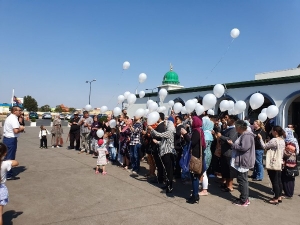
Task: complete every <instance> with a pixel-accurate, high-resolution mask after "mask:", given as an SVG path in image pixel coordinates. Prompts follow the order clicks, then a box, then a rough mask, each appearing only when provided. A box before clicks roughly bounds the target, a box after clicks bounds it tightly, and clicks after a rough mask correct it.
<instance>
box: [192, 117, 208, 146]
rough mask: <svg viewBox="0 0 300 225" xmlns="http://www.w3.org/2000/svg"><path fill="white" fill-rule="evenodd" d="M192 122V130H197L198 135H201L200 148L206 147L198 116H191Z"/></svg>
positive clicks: (200, 120)
mask: <svg viewBox="0 0 300 225" xmlns="http://www.w3.org/2000/svg"><path fill="white" fill-rule="evenodd" d="M192 120H193V123H192V128H193V131H195V130H196V131H197V132H198V133H199V135H201V144H202V149H203V150H204V149H206V143H205V139H204V133H203V130H202V129H201V127H202V119H201V118H199V117H198V116H193V117H192Z"/></svg>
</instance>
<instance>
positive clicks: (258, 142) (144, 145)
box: [0, 107, 299, 224]
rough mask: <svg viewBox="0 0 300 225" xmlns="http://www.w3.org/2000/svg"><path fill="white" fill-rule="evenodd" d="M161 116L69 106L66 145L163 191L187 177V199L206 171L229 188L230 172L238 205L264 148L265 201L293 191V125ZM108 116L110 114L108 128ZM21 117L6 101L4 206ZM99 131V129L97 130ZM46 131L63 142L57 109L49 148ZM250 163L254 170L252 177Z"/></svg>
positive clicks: (258, 177)
mask: <svg viewBox="0 0 300 225" xmlns="http://www.w3.org/2000/svg"><path fill="white" fill-rule="evenodd" d="M159 116H160V117H159V120H158V121H157V123H155V124H153V125H151V126H150V125H148V124H147V119H146V118H137V117H133V118H130V117H129V116H128V115H127V112H126V110H123V111H122V114H121V115H120V116H118V117H117V118H112V115H108V116H107V118H106V119H105V120H101V118H98V116H97V115H95V116H90V115H89V113H88V111H84V112H83V116H82V117H81V118H80V117H79V113H78V112H75V113H74V117H73V118H72V119H71V120H70V121H69V125H70V130H69V132H68V140H69V142H70V144H69V147H68V149H69V150H73V149H74V150H77V151H78V154H82V153H85V154H86V155H92V156H93V157H96V158H97V161H96V169H95V173H96V174H100V173H101V174H102V175H106V174H107V169H106V165H107V164H108V163H111V164H112V165H116V166H119V167H120V168H122V169H123V170H125V171H128V172H130V173H131V174H132V176H141V175H144V176H146V177H147V179H148V181H149V182H151V183H157V184H158V185H160V186H161V188H162V189H164V190H165V191H166V193H167V194H168V195H169V194H171V193H172V192H173V188H174V185H173V182H174V180H177V181H180V182H182V183H183V184H189V183H191V185H192V194H191V195H190V197H189V198H188V199H187V203H190V204H194V203H199V200H200V196H208V195H209V190H208V187H209V181H210V180H209V179H208V178H209V177H216V178H218V180H219V183H220V184H219V185H220V188H221V190H222V191H223V192H232V191H233V190H234V185H233V180H234V179H235V178H236V179H237V183H238V190H239V192H240V197H239V198H237V199H236V200H234V201H233V204H235V205H239V206H248V205H249V204H250V201H249V183H248V180H249V178H252V181H253V182H261V181H262V180H263V179H265V177H264V163H263V159H264V155H265V154H266V161H265V164H266V169H267V174H268V177H269V179H270V181H271V184H272V192H273V194H274V196H273V197H272V198H270V199H269V200H268V201H266V202H267V203H269V204H273V205H277V204H279V203H281V202H282V201H283V199H288V198H292V197H293V195H294V187H295V177H296V176H298V175H299V171H298V167H297V155H298V154H299V145H298V137H297V135H296V133H295V132H294V129H293V126H292V125H289V126H288V127H287V128H284V129H283V128H282V127H280V126H277V125H273V126H272V127H271V128H270V129H269V130H266V129H265V126H264V123H262V122H261V121H259V120H255V121H254V122H253V123H252V124H250V122H249V120H246V119H245V120H241V119H239V118H238V117H237V116H235V115H222V116H216V115H207V114H206V113H203V115H201V116H197V115H196V114H195V113H191V114H185V115H181V114H177V115H176V114H175V113H174V112H173V111H172V112H171V114H170V115H169V116H165V114H163V113H159ZM20 118H21V119H20ZM112 119H115V120H116V124H114V126H113V127H111V123H110V122H111V120H112ZM22 122H24V121H22V110H21V109H20V108H19V107H12V109H11V114H10V115H9V116H8V117H7V119H6V120H5V123H4V126H3V143H0V157H1V184H0V210H1V211H2V212H3V206H4V205H6V204H7V202H8V191H7V188H6V186H5V182H6V180H16V179H18V177H16V176H14V175H13V173H12V170H11V168H12V167H14V166H17V165H18V162H17V161H16V160H15V158H16V151H17V138H18V137H19V135H20V133H21V132H24V124H23V125H22ZM99 130H102V131H103V135H100V137H99V136H98V135H99V134H98V131H99ZM48 134H49V135H51V137H52V138H51V146H52V148H54V147H56V148H59V147H62V145H63V140H62V134H63V129H62V124H61V120H60V118H59V116H58V117H56V118H55V119H54V120H53V126H52V128H51V131H48V130H47V129H46V128H45V127H43V126H41V127H40V131H39V138H40V148H47V135H48ZM68 140H67V141H68ZM67 141H66V142H67ZM192 158H193V159H197V160H198V162H199V161H200V162H201V168H200V170H199V172H197V173H196V172H195V171H193V170H191V167H190V162H192ZM141 161H146V162H147V163H148V165H149V166H148V168H147V171H148V173H147V174H142V173H141V166H140V162H141ZM249 170H252V171H253V172H252V174H251V175H250V176H248V172H249ZM0 224H1V221H0Z"/></svg>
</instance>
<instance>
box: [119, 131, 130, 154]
mask: <svg viewBox="0 0 300 225" xmlns="http://www.w3.org/2000/svg"><path fill="white" fill-rule="evenodd" d="M130 136H131V130H130V128H127V129H126V130H125V131H123V132H122V131H121V132H120V153H121V154H122V155H123V156H125V157H127V158H128V159H130V156H129V143H130Z"/></svg>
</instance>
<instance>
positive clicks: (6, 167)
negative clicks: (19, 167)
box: [1, 160, 12, 184]
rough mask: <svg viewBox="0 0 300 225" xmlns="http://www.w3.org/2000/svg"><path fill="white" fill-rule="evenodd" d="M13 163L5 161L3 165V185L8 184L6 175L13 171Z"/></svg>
mask: <svg viewBox="0 0 300 225" xmlns="http://www.w3.org/2000/svg"><path fill="white" fill-rule="evenodd" d="M11 163H12V162H11V161H10V160H8V161H3V162H2V164H1V184H4V183H5V182H6V173H7V171H10V170H11Z"/></svg>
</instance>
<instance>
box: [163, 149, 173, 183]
mask: <svg viewBox="0 0 300 225" xmlns="http://www.w3.org/2000/svg"><path fill="white" fill-rule="evenodd" d="M161 159H162V161H163V166H164V170H165V171H164V172H165V173H166V177H167V178H168V179H167V186H169V187H170V188H172V187H173V171H174V155H173V154H172V153H168V154H165V155H163V156H162V157H161Z"/></svg>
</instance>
